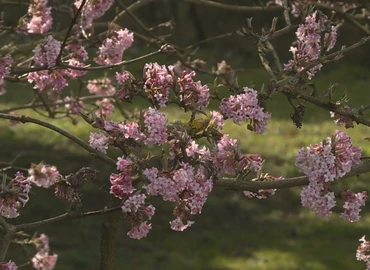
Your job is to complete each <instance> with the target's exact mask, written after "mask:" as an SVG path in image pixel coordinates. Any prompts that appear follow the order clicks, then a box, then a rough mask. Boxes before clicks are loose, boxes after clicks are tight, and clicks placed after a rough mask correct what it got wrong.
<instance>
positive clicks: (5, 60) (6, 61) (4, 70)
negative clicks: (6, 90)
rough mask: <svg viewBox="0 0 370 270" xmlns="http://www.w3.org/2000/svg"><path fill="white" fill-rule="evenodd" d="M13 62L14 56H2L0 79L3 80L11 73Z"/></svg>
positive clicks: (0, 59)
mask: <svg viewBox="0 0 370 270" xmlns="http://www.w3.org/2000/svg"><path fill="white" fill-rule="evenodd" d="M12 64H13V58H12V57H11V56H10V55H9V54H8V55H6V56H4V57H1V58H0V79H1V80H3V79H4V77H5V76H6V75H8V74H9V73H10V66H11V65H12Z"/></svg>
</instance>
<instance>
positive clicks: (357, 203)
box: [341, 190, 367, 222]
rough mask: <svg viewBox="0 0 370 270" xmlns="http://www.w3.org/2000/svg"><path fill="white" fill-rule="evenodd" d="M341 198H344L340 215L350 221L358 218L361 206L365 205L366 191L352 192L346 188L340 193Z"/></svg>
mask: <svg viewBox="0 0 370 270" xmlns="http://www.w3.org/2000/svg"><path fill="white" fill-rule="evenodd" d="M341 197H342V199H344V200H345V203H344V206H343V208H344V213H343V214H342V217H343V218H344V219H347V220H349V221H351V222H354V221H359V220H360V215H359V214H360V212H361V206H365V203H366V200H367V193H366V191H363V192H359V193H354V192H353V191H351V190H347V191H345V192H343V193H342V196H341Z"/></svg>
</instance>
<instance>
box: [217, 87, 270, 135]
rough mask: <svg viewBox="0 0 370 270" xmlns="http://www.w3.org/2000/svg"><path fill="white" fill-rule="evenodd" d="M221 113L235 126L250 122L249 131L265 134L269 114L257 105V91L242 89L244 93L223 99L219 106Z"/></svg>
mask: <svg viewBox="0 0 370 270" xmlns="http://www.w3.org/2000/svg"><path fill="white" fill-rule="evenodd" d="M220 110H221V112H222V113H223V114H224V115H225V116H226V117H228V118H231V119H232V120H233V122H234V123H235V124H240V122H247V121H250V129H252V130H254V131H255V132H256V133H257V134H261V133H263V132H265V130H266V126H267V120H268V119H270V117H271V114H270V113H267V112H264V111H263V109H262V108H261V107H260V106H259V105H258V99H257V91H255V90H253V89H251V88H248V87H244V93H243V94H239V95H235V96H230V97H229V98H224V99H222V101H221V104H220Z"/></svg>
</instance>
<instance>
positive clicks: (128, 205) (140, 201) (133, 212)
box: [121, 194, 155, 239]
mask: <svg viewBox="0 0 370 270" xmlns="http://www.w3.org/2000/svg"><path fill="white" fill-rule="evenodd" d="M145 199H146V195H145V194H135V195H132V196H130V197H128V198H127V200H125V202H124V203H123V205H122V207H121V208H122V212H123V213H124V214H125V218H126V219H128V220H129V221H130V222H131V224H132V228H131V230H130V231H129V232H128V233H127V235H128V236H129V237H130V238H133V239H141V238H143V237H146V236H147V234H148V233H149V230H150V229H151V228H152V224H148V223H147V221H144V216H146V217H147V219H148V220H151V219H152V217H153V215H154V212H155V208H154V206H153V205H148V206H146V205H145Z"/></svg>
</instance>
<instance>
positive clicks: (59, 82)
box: [27, 36, 86, 93]
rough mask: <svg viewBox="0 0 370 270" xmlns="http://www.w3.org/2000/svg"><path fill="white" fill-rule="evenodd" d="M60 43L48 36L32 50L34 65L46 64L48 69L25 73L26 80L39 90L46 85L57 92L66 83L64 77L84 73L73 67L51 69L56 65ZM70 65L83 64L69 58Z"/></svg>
mask: <svg viewBox="0 0 370 270" xmlns="http://www.w3.org/2000/svg"><path fill="white" fill-rule="evenodd" d="M60 49H61V43H60V42H59V41H57V40H55V39H54V38H53V37H52V36H49V37H48V38H47V40H46V42H45V44H42V45H37V46H36V48H35V49H34V50H33V52H34V53H35V55H34V63H35V65H36V66H46V67H48V68H49V69H50V70H40V71H34V72H30V73H28V75H27V79H28V82H30V83H34V84H35V85H34V88H35V89H39V90H40V91H43V92H45V91H47V90H48V86H51V88H52V90H54V91H57V93H58V92H59V91H60V90H62V89H63V88H64V87H66V86H67V85H68V83H67V80H66V77H70V78H73V79H75V78H77V77H79V76H82V75H84V74H85V73H86V72H85V71H76V70H73V69H53V68H54V67H55V66H56V60H57V57H58V55H59V53H60ZM68 62H69V64H70V65H72V66H78V67H80V66H83V64H82V63H81V62H80V61H79V60H78V59H77V58H71V59H69V61H68Z"/></svg>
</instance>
